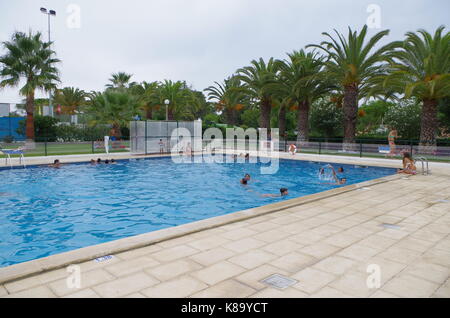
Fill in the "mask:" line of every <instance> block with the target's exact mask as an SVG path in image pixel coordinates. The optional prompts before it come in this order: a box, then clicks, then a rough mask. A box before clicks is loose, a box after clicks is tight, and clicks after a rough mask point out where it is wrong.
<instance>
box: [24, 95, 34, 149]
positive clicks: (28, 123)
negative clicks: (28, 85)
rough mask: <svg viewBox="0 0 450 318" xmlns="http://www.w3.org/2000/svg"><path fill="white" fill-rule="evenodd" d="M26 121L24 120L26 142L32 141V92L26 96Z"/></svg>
mask: <svg viewBox="0 0 450 318" xmlns="http://www.w3.org/2000/svg"><path fill="white" fill-rule="evenodd" d="M25 109H26V112H27V119H26V129H25V131H26V136H27V140H29V141H34V137H35V135H34V92H31V93H29V94H28V95H27V100H26V106H25Z"/></svg>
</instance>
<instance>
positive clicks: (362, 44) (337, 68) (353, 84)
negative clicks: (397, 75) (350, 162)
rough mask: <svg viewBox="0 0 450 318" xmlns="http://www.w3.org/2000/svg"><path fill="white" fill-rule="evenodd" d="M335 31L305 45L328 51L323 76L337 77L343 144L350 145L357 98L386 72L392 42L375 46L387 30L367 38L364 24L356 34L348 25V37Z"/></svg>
mask: <svg viewBox="0 0 450 318" xmlns="http://www.w3.org/2000/svg"><path fill="white" fill-rule="evenodd" d="M335 33H336V36H337V40H336V39H334V38H333V37H332V36H331V35H330V34H329V33H326V32H324V33H322V34H323V35H325V36H326V37H327V38H328V39H329V40H327V41H323V42H321V43H320V45H316V44H310V45H308V46H307V47H315V48H319V49H320V50H323V51H324V52H325V53H326V54H327V56H326V57H327V60H326V62H325V66H326V68H325V71H326V76H327V77H328V78H331V79H334V80H336V81H337V82H338V84H339V86H340V90H341V91H342V92H343V112H344V148H346V149H351V148H352V145H351V144H353V143H354V142H355V135H356V122H357V112H358V102H359V99H360V98H361V97H363V96H364V97H366V96H367V94H368V91H369V90H370V89H371V86H372V85H373V79H374V78H375V77H377V76H380V75H383V74H386V72H387V66H386V63H385V62H386V61H390V58H391V52H392V48H393V45H392V43H389V44H387V45H384V46H382V47H380V48H378V49H376V50H375V49H374V47H375V45H377V43H378V42H379V41H380V40H381V39H382V38H383V37H384V36H386V35H388V34H389V30H384V31H381V32H378V33H377V34H375V35H374V36H373V37H371V38H370V39H368V40H366V35H367V25H365V26H364V27H363V28H362V30H361V32H360V33H359V34H358V32H356V31H352V29H351V28H350V27H349V28H348V35H347V38H345V37H344V35H342V34H340V33H339V32H338V31H336V30H335Z"/></svg>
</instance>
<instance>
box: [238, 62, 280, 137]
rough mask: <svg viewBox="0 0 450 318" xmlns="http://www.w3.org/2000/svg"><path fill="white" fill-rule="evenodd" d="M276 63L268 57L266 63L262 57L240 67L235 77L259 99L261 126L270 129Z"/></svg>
mask: <svg viewBox="0 0 450 318" xmlns="http://www.w3.org/2000/svg"><path fill="white" fill-rule="evenodd" d="M277 72H278V64H277V63H276V62H275V60H274V59H273V58H270V59H269V61H268V62H267V64H266V63H265V62H264V60H263V59H262V58H260V59H259V60H258V61H256V60H253V61H251V65H250V66H246V67H243V68H240V69H239V70H238V71H237V73H238V75H237V77H238V78H239V79H240V80H242V81H243V82H244V83H245V87H246V88H247V90H248V92H249V93H250V94H251V96H252V97H253V98H255V99H257V100H258V101H259V107H260V112H261V115H260V116H261V117H260V126H261V128H268V129H270V115H271V111H272V97H273V95H274V93H275V92H276V91H277V90H278V89H279V83H278V81H277Z"/></svg>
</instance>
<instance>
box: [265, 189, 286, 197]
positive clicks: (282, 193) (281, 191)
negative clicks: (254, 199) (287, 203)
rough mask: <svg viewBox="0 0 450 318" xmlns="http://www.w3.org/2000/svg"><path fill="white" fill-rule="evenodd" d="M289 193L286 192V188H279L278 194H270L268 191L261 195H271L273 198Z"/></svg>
mask: <svg viewBox="0 0 450 318" xmlns="http://www.w3.org/2000/svg"><path fill="white" fill-rule="evenodd" d="M288 194H289V192H288V189H287V188H281V189H280V194H271V193H268V194H263V195H262V196H263V197H271V198H275V197H284V196H286V195H288Z"/></svg>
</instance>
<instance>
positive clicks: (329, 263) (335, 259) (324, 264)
mask: <svg viewBox="0 0 450 318" xmlns="http://www.w3.org/2000/svg"><path fill="white" fill-rule="evenodd" d="M354 265H355V261H354V260H351V259H348V258H344V257H340V256H330V257H327V258H325V259H323V260H321V261H320V262H318V263H317V264H314V265H313V268H315V269H318V270H321V271H324V272H327V273H331V274H335V275H342V274H344V273H345V272H346V271H347V270H349V269H350V268H351V267H352V266H354Z"/></svg>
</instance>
